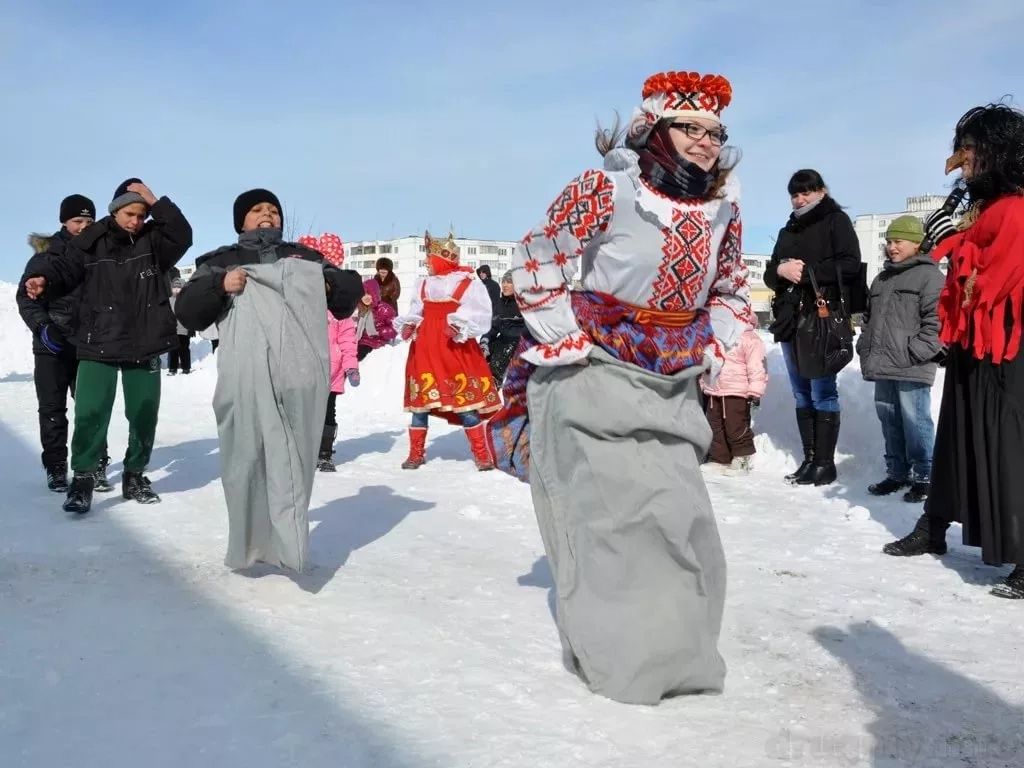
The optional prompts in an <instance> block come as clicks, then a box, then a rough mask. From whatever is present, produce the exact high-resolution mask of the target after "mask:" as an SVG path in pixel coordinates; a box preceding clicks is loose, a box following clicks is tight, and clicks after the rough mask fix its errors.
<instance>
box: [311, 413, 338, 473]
mask: <svg viewBox="0 0 1024 768" xmlns="http://www.w3.org/2000/svg"><path fill="white" fill-rule="evenodd" d="M337 437H338V425H337V424H324V431H323V434H322V435H321V436H320V453H319V455H318V456H317V461H316V468H317V469H318V470H319V471H321V472H334V471H335V467H334V458H333V457H334V441H335V439H336V438H337Z"/></svg>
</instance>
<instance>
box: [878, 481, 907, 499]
mask: <svg viewBox="0 0 1024 768" xmlns="http://www.w3.org/2000/svg"><path fill="white" fill-rule="evenodd" d="M906 487H907V481H906V480H897V479H896V478H893V477H887V478H885V480H882V481H881V482H880V483H872V484H871V485H869V486H868V493H870V494H871V495H872V496H888V495H889V494H890V493H896V491H899V490H902V489H903V488H906Z"/></svg>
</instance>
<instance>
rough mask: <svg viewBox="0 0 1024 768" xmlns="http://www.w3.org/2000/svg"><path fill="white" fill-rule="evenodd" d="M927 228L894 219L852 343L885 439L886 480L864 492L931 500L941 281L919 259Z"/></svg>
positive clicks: (910, 219) (911, 220)
mask: <svg viewBox="0 0 1024 768" xmlns="http://www.w3.org/2000/svg"><path fill="white" fill-rule="evenodd" d="M922 240H924V227H923V225H922V224H921V221H920V219H918V218H917V217H916V216H900V217H899V218H897V219H894V220H893V222H892V223H891V224H890V225H889V228H888V229H887V230H886V232H885V248H886V253H887V255H888V257H889V258H888V260H887V261H886V262H885V266H884V267H883V268H882V271H881V273H879V275H878V277H876V278H875V280H874V282H872V284H871V295H870V298H869V300H868V308H867V311H866V312H865V313H864V327H863V330H862V332H861V335H860V338H859V339H858V340H857V354H858V355H860V366H861V373H862V374H863V375H864V378H865V379H866V380H867V381H873V382H875V410H876V411H877V412H878V419H879V421H880V422H881V423H882V436H883V438H884V439H885V468H886V478H885V479H884V480H882V481H881V482H879V483H875V484H873V485H871V486H869V487H868V491H869V492H870V493H872V494H874V495H876V496H885V495H888V494H890V493H894V492H896V491H898V490H900V489H902V488H905V487H907V486H910V489H909V490H908V491H907V492H906V493H905V494H904V496H903V500H904V501H907V502H912V503H917V502H922V501H924V500H925V499H926V498H928V491H929V488H930V486H931V470H932V448H933V447H934V442H935V425H934V424H933V422H932V398H931V394H932V384H933V383H934V382H935V371H936V369H937V368H938V363H937V360H938V359H939V357H940V355H941V353H942V343H941V342H940V341H939V316H938V301H939V292H940V291H941V290H942V285H943V282H944V281H945V278H944V277H943V275H942V272H941V271H940V270H939V268H938V266H937V265H936V264H935V262H934V261H933V260H932V258H931V257H930V256H927V255H925V254H922V253H921V241H922Z"/></svg>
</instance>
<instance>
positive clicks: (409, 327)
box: [402, 323, 416, 341]
mask: <svg viewBox="0 0 1024 768" xmlns="http://www.w3.org/2000/svg"><path fill="white" fill-rule="evenodd" d="M414 333H416V326H415V325H413V324H412V323H406V324H405V325H403V326H402V341H408V340H409V339H411V338H412V335H413V334H414Z"/></svg>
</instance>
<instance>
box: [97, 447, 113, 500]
mask: <svg viewBox="0 0 1024 768" xmlns="http://www.w3.org/2000/svg"><path fill="white" fill-rule="evenodd" d="M108 466H110V457H109V456H107V455H106V453H104V454H103V458H102V459H100V467H99V469H97V470H96V474H95V475H94V481H93V490H95V491H96V492H98V493H110V492H111V491H112V490H114V486H112V485H111V484H110V481H109V480H108V479H107V467H108Z"/></svg>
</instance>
